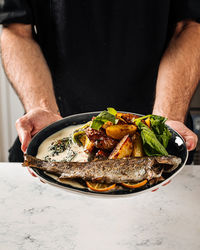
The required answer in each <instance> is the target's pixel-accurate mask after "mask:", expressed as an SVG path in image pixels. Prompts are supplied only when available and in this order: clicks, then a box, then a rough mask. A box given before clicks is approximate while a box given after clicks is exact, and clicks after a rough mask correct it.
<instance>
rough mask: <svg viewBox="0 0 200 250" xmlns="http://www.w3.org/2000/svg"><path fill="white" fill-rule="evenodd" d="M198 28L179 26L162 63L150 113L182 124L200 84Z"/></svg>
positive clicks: (187, 25)
mask: <svg viewBox="0 0 200 250" xmlns="http://www.w3.org/2000/svg"><path fill="white" fill-rule="evenodd" d="M199 48H200V24H197V23H194V22H192V23H189V24H186V25H185V26H183V24H179V26H177V29H176V32H175V34H174V36H173V38H172V40H171V42H170V44H169V46H168V48H167V50H166V52H165V54H164V56H163V58H162V60H161V63H160V66H159V71H158V78H157V87H156V98H155V104H154V109H153V113H154V114H158V115H162V116H165V117H168V118H169V119H171V120H177V121H181V122H184V119H185V116H186V113H187V110H188V107H189V104H190V101H191V98H192V96H193V94H194V91H195V89H196V86H197V84H198V82H199V80H200V49H199Z"/></svg>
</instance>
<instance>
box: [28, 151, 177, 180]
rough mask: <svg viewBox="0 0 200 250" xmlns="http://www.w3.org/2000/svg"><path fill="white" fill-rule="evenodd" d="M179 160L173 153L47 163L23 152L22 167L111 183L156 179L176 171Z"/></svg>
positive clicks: (71, 177)
mask: <svg viewBox="0 0 200 250" xmlns="http://www.w3.org/2000/svg"><path fill="white" fill-rule="evenodd" d="M180 163H181V159H180V158H178V157H176V156H155V157H141V158H133V157H130V158H123V159H112V160H97V161H91V162H47V161H44V160H40V159H37V158H35V157H33V156H30V155H25V156H24V163H23V166H29V167H35V168H39V169H42V170H44V171H46V172H49V173H54V174H56V175H58V176H59V178H61V179H62V178H65V179H66V178H68V179H77V178H81V179H82V180H85V181H94V182H95V181H98V182H99V183H107V184H111V183H122V182H139V181H142V180H145V179H147V180H152V179H154V178H159V177H161V176H162V173H163V172H171V171H173V170H175V169H176V168H177V167H178V166H179V164H180Z"/></svg>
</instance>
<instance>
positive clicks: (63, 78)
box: [0, 0, 200, 161]
mask: <svg viewBox="0 0 200 250" xmlns="http://www.w3.org/2000/svg"><path fill="white" fill-rule="evenodd" d="M199 21H200V2H199V0H182V1H181V0H180V1H179V0H171V1H170V0H165V1H160V0H154V1H146V0H137V1H120V0H115V1H114V0H113V1H111V0H110V1H108V0H82V1H80V0H79V1H78V0H73V1H68V0H60V1H52V0H51V1H50V0H46V1H40V0H15V1H14V0H13V1H12V0H5V1H3V3H1V14H0V22H1V23H2V24H4V28H3V32H2V35H1V49H2V59H3V64H4V68H5V72H6V73H7V76H8V78H9V80H10V82H11V83H12V85H13V87H14V89H15V90H16V92H17V94H18V96H19V98H20V99H21V101H22V103H23V105H24V108H25V112H26V114H25V115H24V116H23V117H21V118H20V119H18V120H17V122H16V128H17V131H18V134H19V139H20V142H21V149H22V151H23V152H25V151H26V148H27V146H28V143H29V142H30V140H31V137H32V136H33V135H34V134H35V133H37V132H38V131H39V130H41V129H42V128H43V127H45V126H47V125H49V124H50V123H52V122H54V121H56V120H59V119H61V118H62V117H63V116H66V115H69V114H73V113H79V112H85V111H94V110H102V109H105V108H106V107H108V106H112V107H114V108H116V109H117V110H126V111H132V112H136V113H141V114H147V113H152V112H153V113H154V114H157V115H162V116H165V117H167V118H168V122H167V123H168V124H169V125H170V126H171V127H172V128H174V129H176V130H177V131H178V132H179V133H180V134H181V135H182V136H183V137H184V139H185V140H186V144H187V148H188V150H193V149H194V148H195V147H196V144H197V136H196V135H195V134H194V133H193V132H192V131H191V130H190V129H189V128H187V127H186V126H185V125H184V123H186V124H187V126H189V124H190V116H188V114H187V113H188V107H189V104H190V100H191V98H192V95H193V93H194V91H195V88H196V86H197V84H198V82H199V79H200V49H199V48H200V24H199V23H198V22H199ZM154 96H155V98H154ZM19 149H20V143H19V141H18V140H17V141H16V142H15V144H14V146H13V148H12V149H11V150H10V158H9V159H10V161H22V160H23V154H22V152H21V151H20V150H19Z"/></svg>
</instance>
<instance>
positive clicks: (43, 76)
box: [1, 24, 61, 151]
mask: <svg viewBox="0 0 200 250" xmlns="http://www.w3.org/2000/svg"><path fill="white" fill-rule="evenodd" d="M1 51H2V61H3V65H4V69H5V72H6V74H7V76H8V79H9V80H10V82H11V84H12V86H13V87H14V89H15V91H16V92H17V94H18V96H19V98H20V100H21V102H22V104H23V106H24V108H25V111H26V115H25V116H23V117H21V118H20V119H18V120H17V122H16V128H17V131H18V134H19V138H20V141H21V143H22V150H23V151H25V150H26V148H27V145H28V143H29V141H30V139H31V137H32V136H33V135H34V134H35V133H37V132H38V131H39V130H41V129H42V128H43V127H45V126H47V125H48V124H50V123H52V122H54V121H56V120H58V119H61V117H60V114H59V111H58V106H57V103H56V99H55V95H54V91H53V84H52V78H51V74H50V71H49V68H48V66H47V63H46V61H45V59H44V56H43V54H42V52H41V49H40V47H39V46H38V44H37V43H36V42H35V41H34V39H33V37H32V31H31V25H24V24H11V25H9V26H8V27H4V28H3V31H2V35H1Z"/></svg>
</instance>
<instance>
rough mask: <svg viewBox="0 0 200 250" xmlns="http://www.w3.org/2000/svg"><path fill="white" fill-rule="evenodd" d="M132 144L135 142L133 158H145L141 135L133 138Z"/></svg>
mask: <svg viewBox="0 0 200 250" xmlns="http://www.w3.org/2000/svg"><path fill="white" fill-rule="evenodd" d="M132 142H133V153H132V156H133V157H142V156H144V151H143V144H142V139H141V136H140V134H139V133H135V134H134V135H133V136H132Z"/></svg>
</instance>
